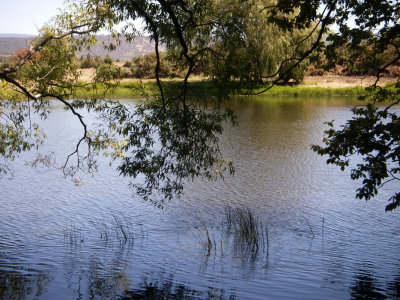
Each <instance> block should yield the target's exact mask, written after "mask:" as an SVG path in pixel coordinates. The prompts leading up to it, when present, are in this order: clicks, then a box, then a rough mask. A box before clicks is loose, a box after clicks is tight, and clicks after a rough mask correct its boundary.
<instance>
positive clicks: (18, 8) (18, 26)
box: [0, 0, 66, 35]
mask: <svg viewBox="0 0 400 300" xmlns="http://www.w3.org/2000/svg"><path fill="white" fill-rule="evenodd" d="M65 6H66V4H65V2H64V0H0V33H20V34H31V35H37V34H38V29H39V28H40V27H42V26H43V25H44V24H45V23H46V22H47V21H48V20H49V19H51V17H53V16H55V15H56V14H57V13H58V10H57V8H63V7H65Z"/></svg>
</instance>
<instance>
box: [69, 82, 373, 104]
mask: <svg viewBox="0 0 400 300" xmlns="http://www.w3.org/2000/svg"><path fill="white" fill-rule="evenodd" d="M163 84H164V87H165V88H166V89H169V90H170V91H173V92H176V91H179V87H180V84H181V82H180V81H173V80H164V81H163ZM265 87H266V86H265V85H257V86H251V87H250V86H240V83H239V82H230V83H229V84H225V85H223V86H222V88H219V87H218V86H217V85H215V84H214V83H213V82H211V81H207V80H196V81H190V82H189V90H188V96H189V97H193V98H196V97H204V96H224V93H226V91H229V94H231V95H251V94H256V93H258V92H260V91H263V90H264V89H265ZM157 92H158V87H157V84H156V82H155V80H147V81H144V82H142V83H141V82H138V81H124V82H121V83H119V84H118V85H117V86H116V87H115V88H113V89H110V90H107V88H106V85H104V84H98V85H97V90H94V89H85V88H79V89H77V91H76V94H75V95H74V97H75V98H78V99H83V98H90V97H95V96H96V95H100V94H103V93H104V95H105V96H106V97H108V98H113V99H123V98H125V99H135V98H141V97H145V96H149V97H151V96H153V95H155V94H157ZM366 93H367V92H366V89H365V88H363V87H351V88H349V87H347V88H322V87H307V86H301V85H276V86H274V87H272V88H271V89H269V90H268V91H266V92H265V93H262V94H261V95H262V96H358V95H362V94H366Z"/></svg>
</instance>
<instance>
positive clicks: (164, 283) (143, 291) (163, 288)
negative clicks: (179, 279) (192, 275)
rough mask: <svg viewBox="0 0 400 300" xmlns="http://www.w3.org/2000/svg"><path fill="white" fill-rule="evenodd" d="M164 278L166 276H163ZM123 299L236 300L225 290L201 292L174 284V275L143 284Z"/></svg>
mask: <svg viewBox="0 0 400 300" xmlns="http://www.w3.org/2000/svg"><path fill="white" fill-rule="evenodd" d="M162 277H164V276H162ZM121 299H124V300H128V299H177V300H178V299H232V300H233V299H236V296H235V294H234V293H233V292H232V293H231V294H230V295H227V294H226V292H225V290H223V289H217V288H213V287H209V288H208V290H207V291H206V292H199V291H196V290H193V289H191V288H190V287H189V286H187V285H185V284H182V283H176V282H174V278H173V275H169V276H168V277H167V278H163V279H160V280H153V281H149V280H148V279H147V278H144V280H143V282H142V283H141V284H140V285H139V286H138V287H137V288H135V289H132V290H130V291H126V292H125V293H124V294H123V296H122V297H121Z"/></svg>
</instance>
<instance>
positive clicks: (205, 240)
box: [197, 220, 223, 256]
mask: <svg viewBox="0 0 400 300" xmlns="http://www.w3.org/2000/svg"><path fill="white" fill-rule="evenodd" d="M202 227H203V228H202V230H200V229H199V230H198V231H197V239H198V240H199V242H200V244H201V245H202V246H203V249H204V251H205V252H206V253H207V254H206V255H207V256H210V254H211V250H212V249H213V248H214V250H215V251H216V250H217V244H216V242H215V238H214V239H213V240H214V242H213V241H212V240H211V236H210V232H209V230H208V228H207V225H206V222H205V221H204V220H202ZM221 251H223V250H222V241H221ZM221 253H222V252H221Z"/></svg>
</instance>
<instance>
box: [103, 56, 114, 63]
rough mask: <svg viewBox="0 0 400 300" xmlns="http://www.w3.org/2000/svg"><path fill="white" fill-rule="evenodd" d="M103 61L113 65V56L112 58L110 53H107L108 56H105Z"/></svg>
mask: <svg viewBox="0 0 400 300" xmlns="http://www.w3.org/2000/svg"><path fill="white" fill-rule="evenodd" d="M103 62H104V63H105V64H108V65H112V63H113V60H112V58H111V57H110V56H109V55H107V56H106V57H104V59H103Z"/></svg>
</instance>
